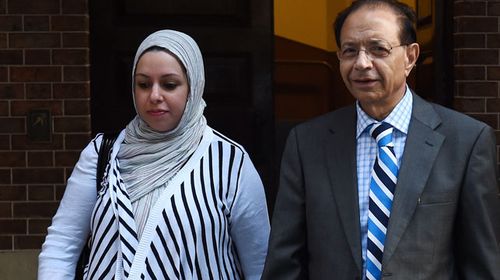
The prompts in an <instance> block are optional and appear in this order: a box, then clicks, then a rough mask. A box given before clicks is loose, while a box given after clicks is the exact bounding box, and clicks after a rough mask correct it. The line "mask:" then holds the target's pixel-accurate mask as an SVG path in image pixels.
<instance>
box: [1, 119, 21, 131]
mask: <svg viewBox="0 0 500 280" xmlns="http://www.w3.org/2000/svg"><path fill="white" fill-rule="evenodd" d="M0 133H26V129H25V121H24V118H10V117H5V118H0Z"/></svg>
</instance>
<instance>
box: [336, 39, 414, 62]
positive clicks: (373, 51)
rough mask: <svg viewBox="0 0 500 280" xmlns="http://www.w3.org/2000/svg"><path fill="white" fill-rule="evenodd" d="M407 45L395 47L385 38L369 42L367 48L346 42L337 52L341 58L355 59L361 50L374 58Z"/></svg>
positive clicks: (386, 54)
mask: <svg viewBox="0 0 500 280" xmlns="http://www.w3.org/2000/svg"><path fill="white" fill-rule="evenodd" d="M407 45H408V44H401V45H397V46H394V47H393V46H391V44H389V43H388V42H386V41H384V40H376V41H370V42H368V43H367V44H366V46H365V48H363V49H362V48H360V46H359V45H356V44H345V45H342V47H341V48H340V50H339V51H338V52H337V56H338V58H339V60H345V61H347V60H354V59H355V58H356V57H358V55H359V53H360V52H361V51H364V52H365V54H366V56H367V57H368V58H369V59H370V60H374V59H376V58H384V57H388V56H389V55H390V54H391V53H392V50H393V49H394V48H397V47H404V46H407Z"/></svg>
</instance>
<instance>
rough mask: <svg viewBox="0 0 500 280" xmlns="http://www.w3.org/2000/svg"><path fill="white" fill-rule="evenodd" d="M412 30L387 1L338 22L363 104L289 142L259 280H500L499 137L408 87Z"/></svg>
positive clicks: (359, 6) (356, 8)
mask: <svg viewBox="0 0 500 280" xmlns="http://www.w3.org/2000/svg"><path fill="white" fill-rule="evenodd" d="M414 22H415V15H414V12H413V11H412V10H411V8H409V7H408V6H406V5H404V4H401V3H399V2H396V1H390V0H358V1H355V2H354V3H353V4H352V5H351V6H350V7H349V8H347V9H346V10H344V11H343V12H342V13H340V14H339V16H338V18H337V20H336V22H335V32H336V37H337V44H338V46H339V52H338V57H339V59H340V72H341V75H342V78H343V80H344V82H345V84H346V86H347V88H348V89H349V91H350V92H351V94H352V95H353V96H354V97H355V98H356V99H357V102H356V104H355V105H353V106H350V107H346V108H343V109H340V110H337V111H334V112H332V113H329V114H327V115H325V116H322V117H319V118H317V119H314V120H312V121H309V122H306V123H304V124H301V125H299V126H297V127H296V128H294V129H293V130H292V131H291V132H290V135H289V137H288V140H287V144H286V147H285V150H284V153H283V159H282V166H281V177H280V189H279V192H278V196H277V200H276V204H275V209H274V216H273V221H272V230H271V239H270V244H269V252H268V257H267V260H266V266H265V269H264V275H263V279H268V280H278V279H286V280H293V279H321V280H323V279H381V278H384V279H398V280H399V279H432V280H436V279H500V255H499V254H500V253H499V239H500V233H499V223H500V203H499V199H498V185H497V181H496V180H497V170H496V164H497V159H496V143H495V135H494V131H493V130H492V129H491V128H490V127H488V126H487V125H485V124H484V123H481V122H479V121H477V120H474V119H472V118H470V117H467V116H465V115H463V114H460V113H457V112H454V111H452V110H449V109H446V108H443V107H441V106H438V105H435V104H431V103H428V102H426V101H424V100H423V99H421V98H420V97H418V96H417V95H416V94H414V93H413V92H412V91H411V90H410V89H409V88H408V86H407V84H406V78H407V76H408V75H409V73H410V71H411V69H412V68H413V67H414V65H415V62H416V61H417V58H418V55H419V46H418V44H417V43H416V36H415V29H414ZM372 135H373V136H372ZM373 137H375V138H376V139H374V138H373Z"/></svg>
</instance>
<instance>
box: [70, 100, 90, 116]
mask: <svg viewBox="0 0 500 280" xmlns="http://www.w3.org/2000/svg"><path fill="white" fill-rule="evenodd" d="M64 114H65V115H66V116H70V115H89V114H90V100H66V101H64Z"/></svg>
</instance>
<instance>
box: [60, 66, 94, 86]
mask: <svg viewBox="0 0 500 280" xmlns="http://www.w3.org/2000/svg"><path fill="white" fill-rule="evenodd" d="M63 79H64V81H65V82H87V81H89V67H86V66H65V67H64V68H63Z"/></svg>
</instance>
